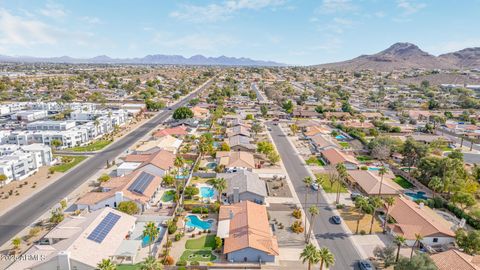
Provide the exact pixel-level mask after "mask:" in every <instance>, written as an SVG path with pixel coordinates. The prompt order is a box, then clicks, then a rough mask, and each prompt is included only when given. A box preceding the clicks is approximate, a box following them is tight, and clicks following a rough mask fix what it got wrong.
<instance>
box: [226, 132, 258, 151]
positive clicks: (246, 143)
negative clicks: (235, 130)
mask: <svg viewBox="0 0 480 270" xmlns="http://www.w3.org/2000/svg"><path fill="white" fill-rule="evenodd" d="M228 145H229V146H230V149H231V150H232V151H246V152H255V150H256V149H257V146H256V145H254V144H252V143H250V138H248V137H245V136H241V135H235V136H233V137H230V138H228Z"/></svg>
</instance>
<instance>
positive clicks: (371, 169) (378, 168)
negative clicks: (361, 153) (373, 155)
mask: <svg viewBox="0 0 480 270" xmlns="http://www.w3.org/2000/svg"><path fill="white" fill-rule="evenodd" d="M368 170H369V171H380V167H368Z"/></svg>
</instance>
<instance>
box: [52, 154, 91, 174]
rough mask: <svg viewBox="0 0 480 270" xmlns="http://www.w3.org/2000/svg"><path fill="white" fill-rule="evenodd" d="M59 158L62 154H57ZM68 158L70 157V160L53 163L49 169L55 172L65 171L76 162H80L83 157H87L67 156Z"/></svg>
mask: <svg viewBox="0 0 480 270" xmlns="http://www.w3.org/2000/svg"><path fill="white" fill-rule="evenodd" d="M59 157H60V159H61V157H62V156H59ZM68 157H69V158H72V161H70V162H68V163H62V164H59V165H55V166H53V167H51V170H53V171H56V172H66V171H68V170H70V169H71V168H73V167H75V166H76V165H77V164H78V163H80V162H82V161H83V160H84V159H86V158H87V157H85V156H68Z"/></svg>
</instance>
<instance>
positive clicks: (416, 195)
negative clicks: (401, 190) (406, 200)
mask: <svg viewBox="0 0 480 270" xmlns="http://www.w3.org/2000/svg"><path fill="white" fill-rule="evenodd" d="M405 195H407V196H408V197H410V198H411V199H412V200H414V201H416V200H427V199H428V197H427V196H425V192H423V191H417V192H405Z"/></svg>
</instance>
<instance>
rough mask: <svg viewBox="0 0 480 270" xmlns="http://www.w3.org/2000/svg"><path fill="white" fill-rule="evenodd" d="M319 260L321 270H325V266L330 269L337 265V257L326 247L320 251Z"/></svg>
mask: <svg viewBox="0 0 480 270" xmlns="http://www.w3.org/2000/svg"><path fill="white" fill-rule="evenodd" d="M317 252H318V258H319V260H320V270H322V269H323V265H325V267H327V268H329V267H330V266H332V265H333V264H334V263H335V257H334V256H333V254H332V252H330V250H329V249H328V248H326V247H322V248H320V249H319V250H318V251H317Z"/></svg>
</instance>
